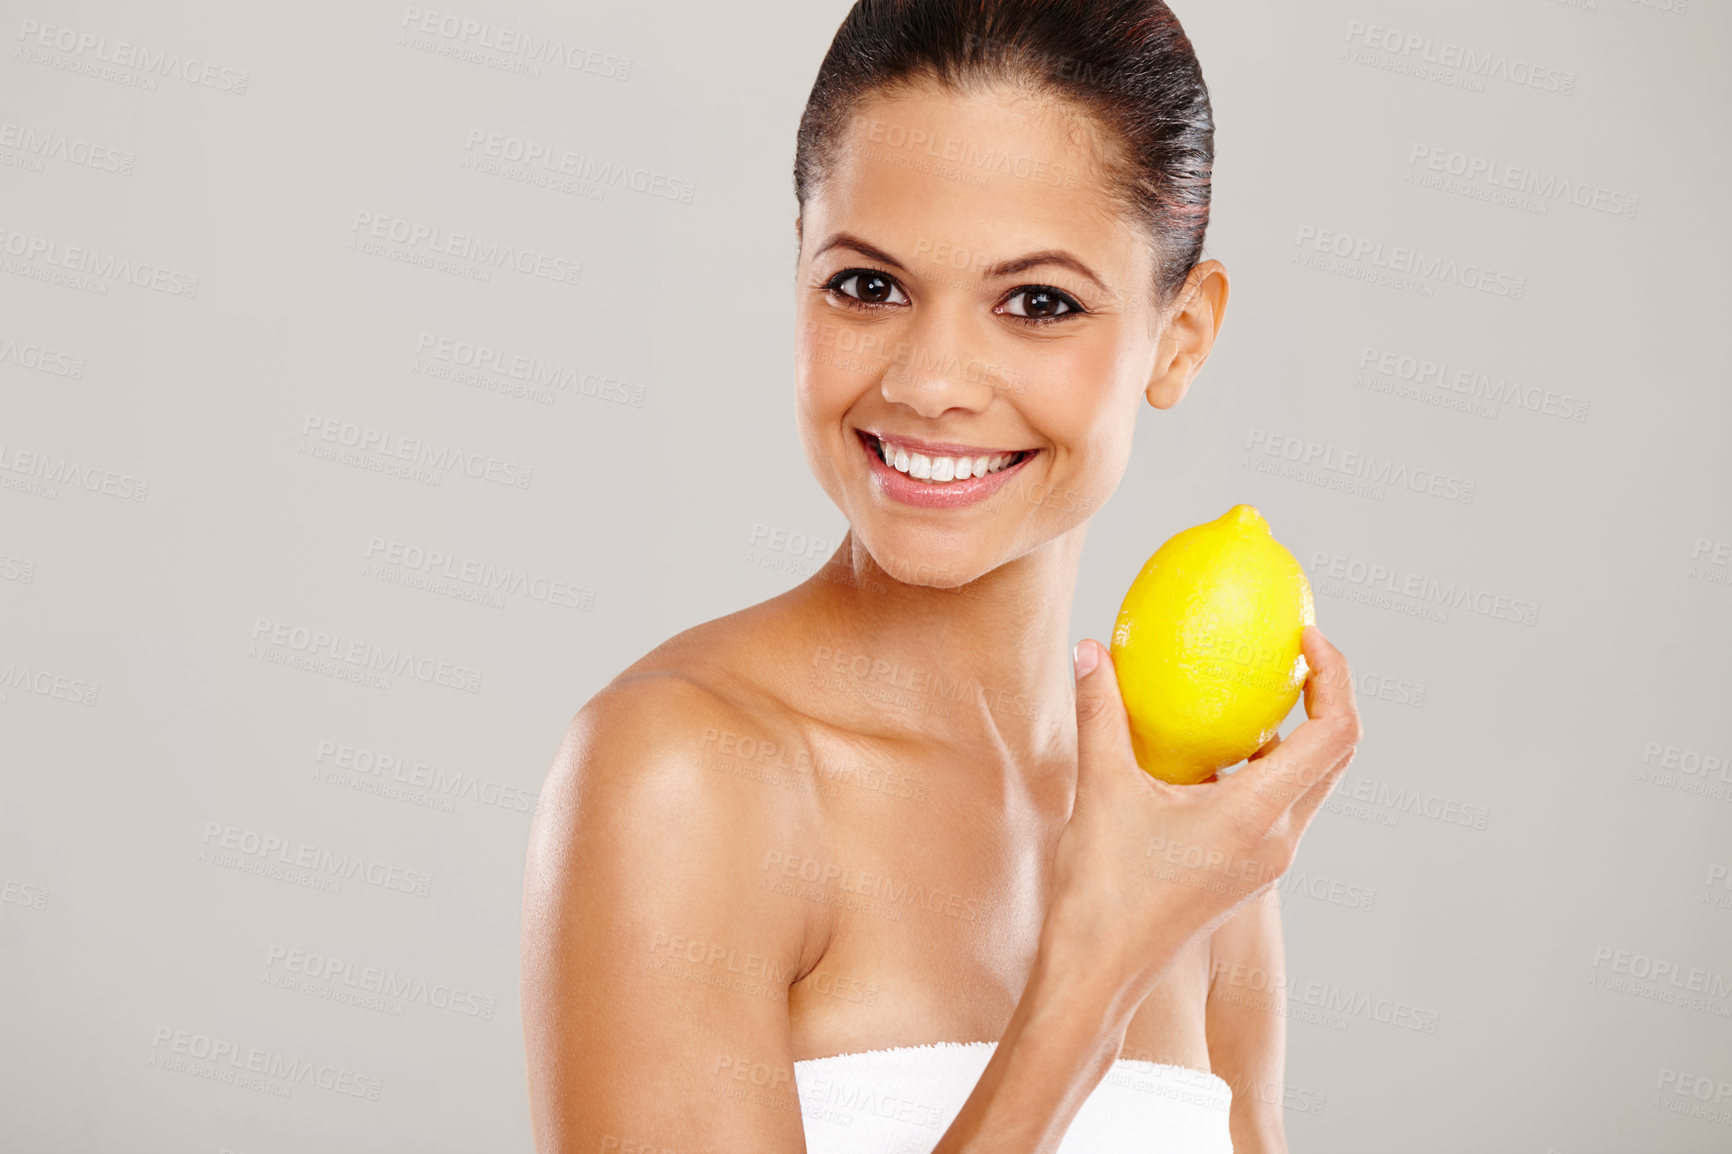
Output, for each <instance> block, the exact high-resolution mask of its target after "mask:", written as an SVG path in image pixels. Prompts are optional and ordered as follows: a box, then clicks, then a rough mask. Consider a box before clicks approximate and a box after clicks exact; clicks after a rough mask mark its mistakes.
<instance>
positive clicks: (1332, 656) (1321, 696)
mask: <svg viewBox="0 0 1732 1154" xmlns="http://www.w3.org/2000/svg"><path fill="white" fill-rule="evenodd" d="M1299 647H1300V649H1301V650H1302V651H1303V652H1304V654H1305V663H1306V664H1307V665H1308V666H1310V673H1309V674H1308V675H1307V676H1306V678H1305V716H1306V717H1336V716H1340V715H1348V716H1351V717H1352V718H1353V720H1354V721H1355V722H1357V721H1358V720H1359V703H1358V701H1357V700H1356V699H1355V697H1354V693H1353V670H1352V668H1351V667H1350V666H1349V665H1348V664H1347V658H1346V657H1344V656H1342V653H1341V650H1339V649H1337V648H1335V646H1334V645H1332V644H1331V643H1330V641H1329V639H1328V638H1327V637H1325V636H1323V630H1321V629H1319V628H1317V626H1315V625H1307V626H1305V628H1304V629H1302V630H1300V631H1299Z"/></svg>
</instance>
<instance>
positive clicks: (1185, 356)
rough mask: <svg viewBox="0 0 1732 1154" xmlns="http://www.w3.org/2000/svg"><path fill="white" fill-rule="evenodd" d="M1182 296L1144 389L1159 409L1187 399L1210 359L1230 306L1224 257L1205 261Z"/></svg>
mask: <svg viewBox="0 0 1732 1154" xmlns="http://www.w3.org/2000/svg"><path fill="white" fill-rule="evenodd" d="M1180 299H1181V300H1182V302H1183V303H1182V304H1181V305H1180V306H1179V307H1178V308H1177V309H1175V310H1174V311H1173V316H1172V319H1171V320H1170V321H1169V322H1168V323H1167V325H1166V327H1165V328H1164V329H1163V330H1162V332H1161V337H1160V344H1159V350H1158V352H1157V353H1156V355H1155V372H1154V374H1153V375H1152V376H1151V377H1150V378H1149V387H1148V388H1147V389H1145V390H1144V393H1143V395H1144V396H1145V397H1147V398H1148V402H1149V404H1151V405H1153V406H1154V407H1155V408H1157V409H1170V408H1172V407H1173V406H1174V405H1176V404H1178V403H1179V402H1180V401H1181V400H1183V399H1184V396H1185V393H1186V392H1188V391H1189V390H1190V387H1191V381H1192V380H1193V379H1195V378H1196V375H1197V373H1198V372H1200V371H1201V370H1202V368H1203V364H1204V362H1205V361H1207V360H1208V359H1209V352H1210V350H1212V349H1213V348H1214V347H1215V336H1216V334H1218V333H1219V332H1220V331H1221V317H1222V314H1223V313H1224V312H1225V311H1226V307H1227V270H1226V269H1225V268H1224V267H1223V266H1222V264H1221V262H1220V261H1217V260H1206V261H1202V262H1201V263H1199V264H1198V265H1197V266H1196V267H1195V268H1194V269H1192V270H1191V275H1190V276H1189V277H1187V278H1186V284H1185V287H1184V289H1182V290H1181V296H1180Z"/></svg>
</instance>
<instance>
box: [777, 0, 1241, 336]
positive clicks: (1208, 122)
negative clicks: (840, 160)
mask: <svg viewBox="0 0 1732 1154" xmlns="http://www.w3.org/2000/svg"><path fill="white" fill-rule="evenodd" d="M931 81H936V82H938V83H940V84H942V85H944V86H946V87H948V88H951V89H955V90H962V89H964V88H965V87H968V86H973V85H985V84H990V83H994V82H997V83H1008V84H1012V85H1017V86H1021V87H1025V88H1030V89H1032V90H1034V91H1037V92H1042V93H1051V94H1053V95H1056V96H1060V97H1064V98H1066V99H1068V100H1071V101H1074V102H1075V103H1076V104H1077V105H1079V106H1081V107H1082V108H1083V109H1084V110H1085V111H1087V112H1088V113H1090V114H1091V115H1092V116H1093V117H1094V118H1095V119H1096V120H1098V121H1099V122H1100V123H1101V124H1102V125H1103V126H1104V127H1105V128H1106V129H1107V130H1108V132H1109V133H1110V135H1111V136H1112V137H1113V138H1114V139H1115V140H1116V143H1117V145H1118V149H1117V151H1118V155H1117V156H1116V157H1113V158H1110V159H1109V160H1108V163H1109V164H1110V165H1111V168H1110V169H1109V170H1108V173H1107V175H1108V179H1109V187H1111V188H1112V189H1113V191H1114V193H1115V194H1116V195H1117V196H1118V198H1119V199H1120V201H1121V202H1122V204H1123V205H1124V206H1125V208H1126V209H1128V210H1129V211H1130V212H1131V213H1132V214H1133V218H1134V219H1138V220H1140V221H1141V222H1142V223H1143V224H1144V226H1145V227H1146V228H1147V229H1148V233H1149V237H1150V239H1151V240H1152V241H1153V243H1154V246H1155V258H1156V272H1155V282H1156V283H1155V286H1154V288H1155V292H1156V296H1157V299H1158V300H1159V301H1161V302H1162V303H1163V304H1165V303H1166V302H1168V301H1170V299H1171V298H1172V296H1173V294H1174V293H1175V292H1176V291H1177V290H1178V288H1179V287H1180V286H1181V285H1182V284H1183V283H1184V280H1185V277H1186V275H1187V274H1188V273H1189V272H1190V271H1191V269H1192V267H1194V266H1195V265H1196V263H1197V262H1198V261H1199V260H1200V259H1202V251H1203V234H1204V232H1205V231H1206V230H1207V229H1208V226H1209V190H1210V170H1211V168H1212V167H1213V165H1214V157H1215V122H1214V116H1213V113H1212V111H1211V109H1210V106H1209V89H1208V86H1207V85H1205V84H1204V83H1203V70H1202V66H1201V65H1199V64H1198V63H1197V57H1196V53H1195V52H1194V51H1192V48H1191V41H1190V38H1189V37H1188V36H1186V35H1185V30H1184V29H1183V28H1181V27H1180V26H1179V20H1178V17H1176V16H1174V15H1173V13H1172V10H1171V9H1169V8H1168V7H1167V6H1166V4H1164V3H1162V2H1161V0H857V2H856V3H855V5H854V7H853V8H851V9H850V10H849V12H848V15H847V16H846V17H844V18H843V20H842V26H841V28H839V29H838V30H837V32H836V37H835V39H834V40H832V41H831V42H830V50H829V52H827V53H826V54H825V56H824V63H823V64H822V65H820V66H819V69H818V79H817V81H816V82H815V83H814V84H813V85H812V93H811V95H810V96H809V97H808V98H807V100H806V111H805V113H804V115H802V116H801V118H800V131H799V136H798V139H797V143H796V145H795V150H794V196H795V198H796V199H797V200H798V201H799V204H800V210H801V212H802V213H804V211H805V206H806V198H807V197H808V196H809V195H810V194H811V193H812V192H813V191H814V190H815V189H816V188H817V186H818V184H819V183H820V182H821V181H822V180H823V178H824V175H825V172H826V169H827V166H828V163H829V161H830V158H831V153H832V149H833V148H834V146H835V143H836V140H837V138H838V137H839V136H841V135H842V134H843V132H845V131H846V130H847V128H848V126H849V122H850V119H851V118H852V116H853V115H854V110H855V108H856V107H857V106H858V105H859V103H860V101H861V100H862V99H863V98H865V97H867V96H869V95H871V94H873V93H877V92H880V91H884V90H887V89H894V88H897V87H899V86H905V85H913V84H918V83H921V82H931Z"/></svg>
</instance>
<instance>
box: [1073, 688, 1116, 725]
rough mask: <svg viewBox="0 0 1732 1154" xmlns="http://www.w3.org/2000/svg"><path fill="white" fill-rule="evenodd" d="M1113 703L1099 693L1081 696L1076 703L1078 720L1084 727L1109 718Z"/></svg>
mask: <svg viewBox="0 0 1732 1154" xmlns="http://www.w3.org/2000/svg"><path fill="white" fill-rule="evenodd" d="M1111 706H1112V703H1111V702H1109V701H1108V700H1107V699H1106V698H1105V697H1104V696H1102V695H1101V694H1099V693H1090V694H1086V695H1082V696H1079V697H1078V698H1077V701H1076V719H1077V721H1078V723H1080V724H1083V725H1093V724H1095V723H1096V722H1098V721H1100V720H1101V719H1102V718H1104V717H1106V716H1107V713H1108V711H1109V710H1110V709H1111Z"/></svg>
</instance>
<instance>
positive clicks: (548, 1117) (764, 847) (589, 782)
mask: <svg viewBox="0 0 1732 1154" xmlns="http://www.w3.org/2000/svg"><path fill="white" fill-rule="evenodd" d="M728 717H729V711H728V707H727V706H725V705H724V704H723V703H721V702H720V701H719V699H717V698H715V697H714V696H712V695H710V694H709V693H707V692H706V691H704V690H702V689H700V688H698V687H696V686H694V685H693V684H691V683H690V682H685V681H683V680H680V679H677V678H668V677H653V678H649V679H647V680H640V681H638V682H636V683H629V684H628V685H627V686H626V687H623V688H619V689H610V690H608V691H605V692H604V693H603V694H602V695H600V696H598V698H597V699H596V700H595V701H592V702H591V703H590V705H588V706H586V707H585V709H584V711H583V712H582V713H580V714H579V715H578V717H577V719H576V720H574V721H573V723H572V726H571V729H570V731H569V732H568V734H567V736H566V739H565V742H564V744H563V745H562V746H561V747H560V751H559V754H558V756H557V757H556V759H555V761H554V764H553V768H552V770H551V772H550V773H549V775H548V780H547V784H546V785H545V786H544V787H543V791H542V799H541V804H540V806H539V807H538V810H537V816H536V820H535V824H534V827H533V829H532V830H531V834H530V846H529V855H528V864H527V868H526V873H525V878H524V904H523V959H522V962H523V968H522V999H523V1029H524V1040H525V1044H526V1048H527V1059H528V1066H529V1070H528V1074H529V1092H530V1106H531V1113H532V1118H533V1122H534V1128H535V1141H536V1148H537V1150H539V1151H542V1152H543V1154H553V1152H560V1154H563V1152H565V1151H575V1150H582V1151H585V1152H588V1151H595V1150H609V1149H611V1150H630V1149H633V1148H634V1146H635V1148H638V1149H642V1150H645V1151H653V1150H661V1149H664V1148H667V1149H674V1150H679V1151H682V1152H683V1151H688V1150H698V1149H718V1150H759V1151H766V1152H774V1151H785V1152H789V1154H792V1152H794V1151H800V1152H802V1154H803V1152H804V1150H805V1142H804V1137H803V1130H802V1126H801V1116H800V1110H799V1099H798V1096H797V1094H796V1092H795V1084H794V1078H793V1061H792V1048H791V1036H790V1030H789V1020H788V998H787V989H788V985H789V984H790V983H791V982H792V980H793V979H794V977H795V976H797V972H798V970H799V967H800V964H801V960H802V959H801V953H802V949H803V944H804V920H803V916H802V915H801V913H800V911H799V910H798V909H794V908H790V907H791V905H792V906H798V905H799V903H789V902H788V901H787V899H786V898H784V897H782V896H781V895H780V894H777V893H775V892H773V891H772V890H770V889H767V888H759V886H758V883H759V880H760V879H761V878H762V877H763V876H764V874H763V868H762V863H763V861H764V860H765V856H766V853H767V852H770V851H774V850H775V849H776V848H778V846H779V845H780V844H781V842H782V841H784V840H785V839H786V837H787V836H788V833H787V829H788V827H787V821H786V817H787V811H786V809H785V808H781V809H779V808H778V806H783V807H785V806H786V803H785V802H782V801H779V800H778V799H776V798H775V797H773V796H771V795H772V794H774V793H786V792H787V791H763V790H759V789H754V788H752V787H751V783H750V782H749V781H744V780H742V779H741V778H739V777H738V776H732V775H729V774H726V773H717V772H713V771H712V770H711V769H709V768H706V767H705V757H704V752H705V751H704V745H703V734H704V732H705V730H706V729H708V731H709V732H710V733H711V734H714V733H715V732H716V728H717V726H716V723H717V722H718V721H720V722H722V723H723V725H725V724H726V722H727V720H728ZM610 1140H611V1141H610Z"/></svg>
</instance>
